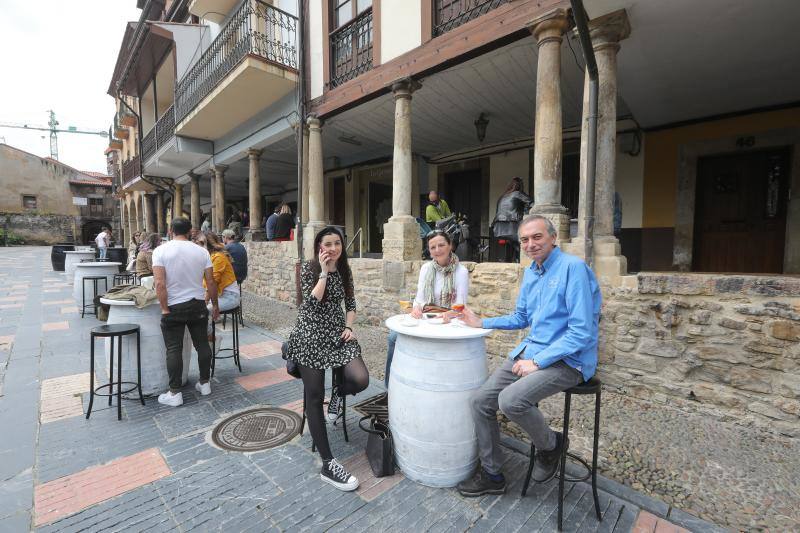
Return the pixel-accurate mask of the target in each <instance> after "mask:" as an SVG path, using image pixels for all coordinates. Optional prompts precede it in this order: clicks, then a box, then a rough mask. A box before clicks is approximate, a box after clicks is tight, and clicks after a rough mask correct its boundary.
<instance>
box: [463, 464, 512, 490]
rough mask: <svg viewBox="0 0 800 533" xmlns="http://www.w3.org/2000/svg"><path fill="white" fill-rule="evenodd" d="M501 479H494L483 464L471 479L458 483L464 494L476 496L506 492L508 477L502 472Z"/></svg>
mask: <svg viewBox="0 0 800 533" xmlns="http://www.w3.org/2000/svg"><path fill="white" fill-rule="evenodd" d="M500 477H501V479H500V481H492V478H490V477H489V474H488V473H487V472H486V470H484V469H483V467H482V466H479V467H478V468H477V470H475V473H474V474H473V475H472V477H471V478H470V479H467V480H465V481H462V482H461V483H459V484H458V492H460V493H461V495H462V496H467V497H475V496H483V495H484V494H505V492H506V478H504V477H503V474H500Z"/></svg>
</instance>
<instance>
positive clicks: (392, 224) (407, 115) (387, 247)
mask: <svg viewBox="0 0 800 533" xmlns="http://www.w3.org/2000/svg"><path fill="white" fill-rule="evenodd" d="M420 87H421V85H420V84H419V82H416V81H414V80H411V79H405V80H401V81H398V82H395V83H393V84H392V92H393V93H394V154H393V157H392V216H391V217H390V218H389V221H388V222H387V223H386V224H384V225H383V243H382V247H383V258H384V259H388V260H394V261H413V260H419V259H420V258H421V257H422V255H421V254H422V248H421V246H422V244H421V241H420V238H419V224H417V221H416V220H415V219H414V217H413V216H411V191H412V188H413V186H412V157H411V93H413V92H414V91H415V90H417V89H419V88H420Z"/></svg>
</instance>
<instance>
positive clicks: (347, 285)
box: [311, 226, 355, 301]
mask: <svg viewBox="0 0 800 533" xmlns="http://www.w3.org/2000/svg"><path fill="white" fill-rule="evenodd" d="M327 235H336V236H337V237H339V239H340V240H341V241H342V255H340V256H339V259H338V260H337V261H336V269H337V270H338V271H339V275H340V276H342V285H343V286H344V294H345V296H347V297H348V298H352V297H353V295H354V294H355V290H354V288H353V273H352V272H351V271H350V264H349V263H348V262H347V251H346V250H345V244H344V236H343V235H342V233H341V232H340V231H339V230H338V229H336V228H334V227H333V226H327V227H325V228H322V229H321V230H320V231H319V233H317V235H316V236H315V237H314V257H313V259H311V272H313V273H314V277H315V278H316V277H317V276H319V275H320V274H321V273H322V265H320V264H319V249H320V247H321V246H322V239H323V238H324V237H325V236H327ZM327 298H328V288H327V286H326V287H325V295H324V296H323V297H322V300H323V301H325V300H327Z"/></svg>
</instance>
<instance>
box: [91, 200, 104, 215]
mask: <svg viewBox="0 0 800 533" xmlns="http://www.w3.org/2000/svg"><path fill="white" fill-rule="evenodd" d="M89 214H90V215H97V216H102V214H103V199H102V198H89Z"/></svg>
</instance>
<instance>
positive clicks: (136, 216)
mask: <svg viewBox="0 0 800 533" xmlns="http://www.w3.org/2000/svg"><path fill="white" fill-rule="evenodd" d="M140 194H141V193H137V192H134V193H131V198H132V201H133V216H132V218H133V230H134V231H139V232H141V231H142V213H141V208H140V207H139V201H140V198H139V195H140ZM131 235H132V234H131Z"/></svg>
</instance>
